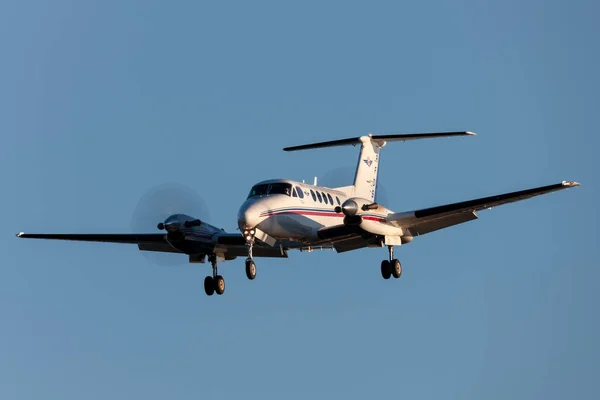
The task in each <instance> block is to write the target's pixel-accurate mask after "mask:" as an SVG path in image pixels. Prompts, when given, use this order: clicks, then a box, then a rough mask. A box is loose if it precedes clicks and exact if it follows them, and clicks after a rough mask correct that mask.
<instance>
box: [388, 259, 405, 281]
mask: <svg viewBox="0 0 600 400" xmlns="http://www.w3.org/2000/svg"><path fill="white" fill-rule="evenodd" d="M391 269H392V275H393V276H394V278H396V279H398V278H400V275H402V264H400V260H398V259H395V260H392V264H391Z"/></svg>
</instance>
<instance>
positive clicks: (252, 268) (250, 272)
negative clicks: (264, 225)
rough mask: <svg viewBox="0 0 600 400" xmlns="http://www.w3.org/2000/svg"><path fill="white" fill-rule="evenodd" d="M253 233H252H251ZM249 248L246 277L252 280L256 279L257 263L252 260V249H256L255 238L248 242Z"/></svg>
mask: <svg viewBox="0 0 600 400" xmlns="http://www.w3.org/2000/svg"><path fill="white" fill-rule="evenodd" d="M251 232H252V231H251ZM246 245H247V246H248V258H246V277H247V278H248V279H250V280H253V279H254V278H256V263H255V262H254V259H253V258H252V247H254V237H251V238H250V240H247V241H246Z"/></svg>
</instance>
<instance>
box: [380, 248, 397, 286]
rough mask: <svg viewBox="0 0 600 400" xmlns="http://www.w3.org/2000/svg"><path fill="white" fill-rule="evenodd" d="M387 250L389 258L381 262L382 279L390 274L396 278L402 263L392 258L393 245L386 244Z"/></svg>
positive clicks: (388, 277)
mask: <svg viewBox="0 0 600 400" xmlns="http://www.w3.org/2000/svg"><path fill="white" fill-rule="evenodd" d="M388 250H389V253H390V259H389V261H388V260H383V261H382V262H381V276H382V277H383V279H390V277H392V276H393V277H394V278H396V279H398V278H400V276H401V275H402V264H400V260H398V259H395V258H394V246H388Z"/></svg>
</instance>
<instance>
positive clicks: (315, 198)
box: [310, 189, 317, 201]
mask: <svg viewBox="0 0 600 400" xmlns="http://www.w3.org/2000/svg"><path fill="white" fill-rule="evenodd" d="M310 194H311V195H312V198H313V201H317V196H315V192H313V191H312V189H311V190H310Z"/></svg>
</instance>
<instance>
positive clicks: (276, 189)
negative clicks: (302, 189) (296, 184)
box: [267, 183, 292, 196]
mask: <svg viewBox="0 0 600 400" xmlns="http://www.w3.org/2000/svg"><path fill="white" fill-rule="evenodd" d="M271 194H285V195H286V196H291V195H292V185H291V184H289V183H271V184H270V185H269V189H268V190H267V195H271Z"/></svg>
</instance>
